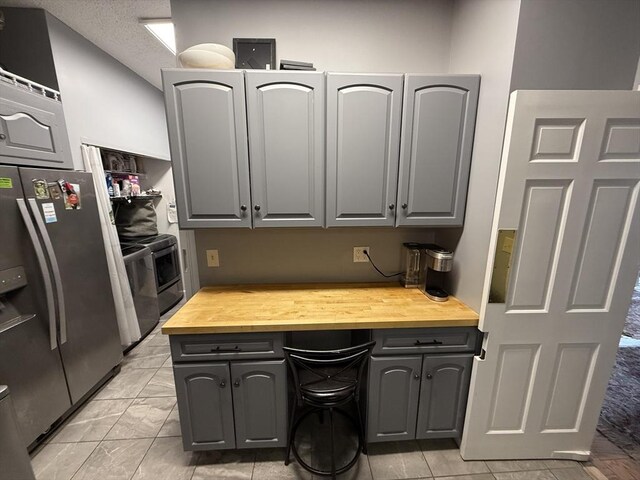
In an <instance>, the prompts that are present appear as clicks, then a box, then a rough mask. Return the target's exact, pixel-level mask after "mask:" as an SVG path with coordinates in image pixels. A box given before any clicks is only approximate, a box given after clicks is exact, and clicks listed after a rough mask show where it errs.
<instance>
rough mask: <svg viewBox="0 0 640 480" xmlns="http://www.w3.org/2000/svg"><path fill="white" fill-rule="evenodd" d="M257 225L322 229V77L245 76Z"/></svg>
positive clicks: (298, 73)
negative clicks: (257, 207)
mask: <svg viewBox="0 0 640 480" xmlns="http://www.w3.org/2000/svg"><path fill="white" fill-rule="evenodd" d="M245 80H246V86H247V117H248V123H249V148H250V156H249V158H250V163H251V192H252V200H253V204H254V206H256V205H259V206H260V210H254V212H253V217H254V225H255V226H256V227H277V226H290V227H304V226H309V227H312V226H315V227H321V226H323V225H324V165H325V147H324V146H325V99H324V97H325V82H324V74H322V73H315V72H314V73H308V72H304V73H301V72H286V73H280V72H254V71H252V72H247V73H246V74H245Z"/></svg>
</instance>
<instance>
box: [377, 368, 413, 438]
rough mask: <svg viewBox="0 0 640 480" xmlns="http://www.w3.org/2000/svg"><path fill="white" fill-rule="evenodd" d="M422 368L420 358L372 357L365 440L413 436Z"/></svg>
mask: <svg viewBox="0 0 640 480" xmlns="http://www.w3.org/2000/svg"><path fill="white" fill-rule="evenodd" d="M421 367H422V356H421V355H411V356H404V357H401V356H392V357H372V358H371V362H370V364H369V395H368V406H367V411H368V415H367V418H368V422H367V423H368V428H367V441H369V442H385V441H392V440H410V439H413V438H415V437H416V414H417V412H418V398H419V396H420V371H421Z"/></svg>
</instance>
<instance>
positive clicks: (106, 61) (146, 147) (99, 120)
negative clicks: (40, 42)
mask: <svg viewBox="0 0 640 480" xmlns="http://www.w3.org/2000/svg"><path fill="white" fill-rule="evenodd" d="M47 24H48V26H49V32H50V37H51V48H52V51H53V57H54V61H55V65H56V72H57V76H58V83H59V85H60V93H61V94H62V105H63V108H64V113H65V120H66V122H67V129H68V132H69V142H70V145H71V153H72V156H73V162H74V166H75V168H77V169H82V168H83V165H82V154H81V151H80V144H81V143H88V144H91V145H97V146H102V147H109V148H113V149H115V150H122V151H126V152H132V153H137V154H141V155H145V156H149V157H154V158H160V159H167V160H168V159H169V139H168V136H167V127H166V119H165V113H164V103H163V98H162V93H161V92H160V91H159V90H158V89H157V88H155V87H153V86H152V85H151V84H149V83H147V82H146V81H145V80H143V79H142V78H141V77H139V76H138V75H136V74H135V73H133V72H132V71H131V70H129V69H128V68H127V67H125V66H124V65H122V64H121V63H120V62H118V61H117V60H115V59H114V58H113V57H111V56H110V55H108V54H107V53H105V52H104V51H102V50H101V49H99V48H98V47H97V46H95V45H94V44H93V43H91V42H90V41H88V40H87V39H86V38H84V37H83V36H82V35H80V34H79V33H77V32H75V31H74V30H72V29H71V28H69V27H68V26H67V25H65V24H64V23H62V22H61V21H60V20H58V19H57V18H56V17H54V16H53V15H50V14H47Z"/></svg>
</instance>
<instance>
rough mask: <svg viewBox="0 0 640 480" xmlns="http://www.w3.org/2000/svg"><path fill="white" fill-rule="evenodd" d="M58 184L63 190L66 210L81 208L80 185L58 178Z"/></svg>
mask: <svg viewBox="0 0 640 480" xmlns="http://www.w3.org/2000/svg"><path fill="white" fill-rule="evenodd" d="M58 185H60V189H61V190H62V196H63V198H64V208H65V210H80V208H82V206H81V204H80V185H79V184H77V183H69V182H67V181H66V180H58Z"/></svg>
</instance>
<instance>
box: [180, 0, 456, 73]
mask: <svg viewBox="0 0 640 480" xmlns="http://www.w3.org/2000/svg"><path fill="white" fill-rule="evenodd" d="M451 7H452V2H451V1H449V0H424V1H416V0H394V1H388V0H349V1H344V0H323V1H319V0H295V1H291V0H268V1H266V0H243V1H234V0H217V1H215V2H212V1H209V0H177V1H176V0H172V1H171V16H172V18H173V22H174V24H175V27H176V42H177V48H178V51H179V52H180V51H182V50H184V49H185V48H187V47H190V46H192V45H195V44H198V43H222V44H224V45H227V46H229V47H230V48H231V47H232V46H233V38H234V37H236V38H275V39H276V57H277V60H278V64H279V60H280V59H287V60H302V61H309V62H313V63H314V65H315V66H316V68H317V69H318V70H331V71H345V72H402V73H404V72H425V73H443V72H446V68H447V65H448V62H449V38H450V36H449V29H450V25H451V21H450V17H451Z"/></svg>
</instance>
